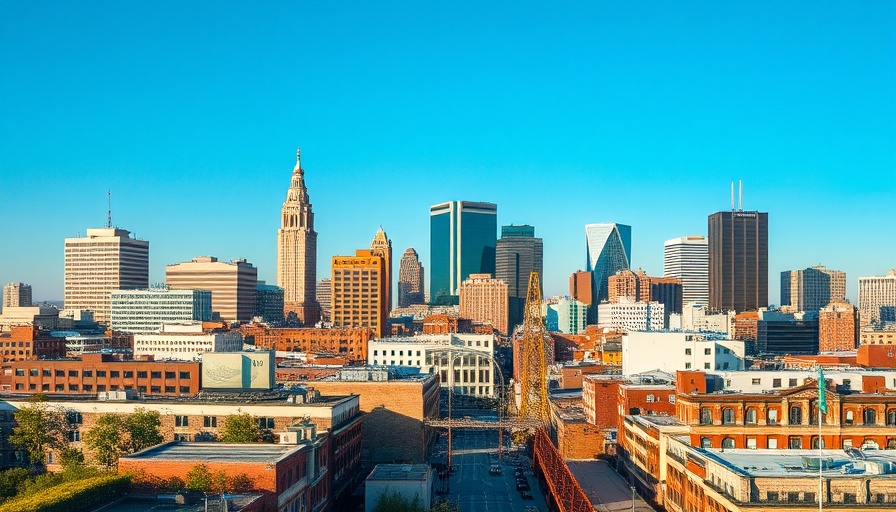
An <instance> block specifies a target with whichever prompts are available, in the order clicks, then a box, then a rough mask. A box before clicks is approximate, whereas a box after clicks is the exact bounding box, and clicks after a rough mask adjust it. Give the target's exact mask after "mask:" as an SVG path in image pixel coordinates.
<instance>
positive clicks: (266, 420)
mask: <svg viewBox="0 0 896 512" xmlns="http://www.w3.org/2000/svg"><path fill="white" fill-rule="evenodd" d="M258 428H260V429H272V428H274V418H270V417H264V416H262V417H260V418H258Z"/></svg>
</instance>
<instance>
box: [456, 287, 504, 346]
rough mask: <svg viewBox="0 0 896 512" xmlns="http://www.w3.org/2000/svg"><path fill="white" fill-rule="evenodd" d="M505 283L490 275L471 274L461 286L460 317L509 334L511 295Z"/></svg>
mask: <svg viewBox="0 0 896 512" xmlns="http://www.w3.org/2000/svg"><path fill="white" fill-rule="evenodd" d="M508 293H509V292H508V287H507V284H506V283H504V281H501V280H500V279H494V278H492V276H491V275H490V274H470V277H469V278H468V279H465V280H464V282H463V283H461V285H460V316H461V317H462V318H469V319H470V320H472V321H473V322H474V323H477V322H478V323H489V324H491V325H492V326H493V327H494V328H495V330H497V331H498V332H500V333H501V334H504V335H507V334H509V323H508V322H509V316H508V315H509V309H508V308H509V302H508V301H509V295H508Z"/></svg>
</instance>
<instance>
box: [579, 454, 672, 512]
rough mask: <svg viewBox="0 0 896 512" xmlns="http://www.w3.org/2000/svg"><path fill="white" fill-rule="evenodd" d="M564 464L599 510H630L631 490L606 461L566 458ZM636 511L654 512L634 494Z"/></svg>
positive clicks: (617, 511) (615, 511)
mask: <svg viewBox="0 0 896 512" xmlns="http://www.w3.org/2000/svg"><path fill="white" fill-rule="evenodd" d="M566 464H567V465H568V466H569V470H570V471H572V474H573V476H574V477H575V478H576V480H577V481H578V482H579V485H581V486H582V490H584V491H585V494H587V495H588V499H590V500H591V505H592V506H594V510H597V511H599V512H625V511H630V510H632V490H631V487H629V485H628V482H626V481H625V480H623V478H622V477H620V476H619V474H617V473H616V472H615V471H613V468H612V467H610V464H608V463H607V462H606V461H603V460H567V461H566ZM634 510H635V511H636V512H655V511H654V509H653V508H652V507H651V506H650V505H648V504H647V502H645V501H644V500H642V499H641V497H640V496H637V495H636V496H635V508H634Z"/></svg>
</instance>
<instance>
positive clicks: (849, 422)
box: [843, 411, 853, 425]
mask: <svg viewBox="0 0 896 512" xmlns="http://www.w3.org/2000/svg"><path fill="white" fill-rule="evenodd" d="M852 422H853V415H852V411H846V414H845V415H844V416H843V423H846V424H847V425H852Z"/></svg>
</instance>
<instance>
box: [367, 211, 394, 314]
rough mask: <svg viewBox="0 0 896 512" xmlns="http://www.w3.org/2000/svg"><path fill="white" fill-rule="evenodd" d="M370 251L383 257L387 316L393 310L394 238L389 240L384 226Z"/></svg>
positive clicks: (371, 245)
mask: <svg viewBox="0 0 896 512" xmlns="http://www.w3.org/2000/svg"><path fill="white" fill-rule="evenodd" d="M370 252H371V253H373V255H374V256H379V257H380V258H383V272H384V274H383V277H384V283H383V304H385V305H386V316H389V311H391V310H392V240H389V237H388V236H386V232H385V231H383V228H380V229H379V231H377V232H376V235H374V237H373V242H371V243H370Z"/></svg>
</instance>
